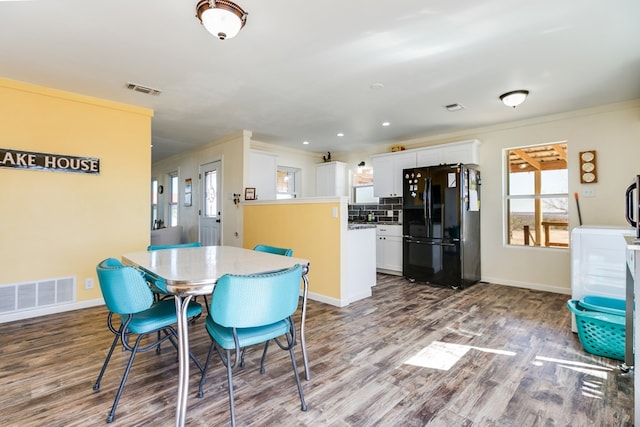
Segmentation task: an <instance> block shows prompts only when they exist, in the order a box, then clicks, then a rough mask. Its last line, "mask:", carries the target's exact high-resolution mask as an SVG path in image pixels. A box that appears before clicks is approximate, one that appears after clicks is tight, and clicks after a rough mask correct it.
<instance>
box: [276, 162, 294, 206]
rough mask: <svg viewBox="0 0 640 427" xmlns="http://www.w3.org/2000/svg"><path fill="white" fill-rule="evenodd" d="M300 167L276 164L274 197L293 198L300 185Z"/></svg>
mask: <svg viewBox="0 0 640 427" xmlns="http://www.w3.org/2000/svg"><path fill="white" fill-rule="evenodd" d="M299 180H300V169H297V168H290V167H286V166H278V172H277V177H276V199H295V198H296V197H298V192H299V190H298V188H299V187H300V182H299Z"/></svg>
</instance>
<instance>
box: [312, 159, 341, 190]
mask: <svg viewBox="0 0 640 427" xmlns="http://www.w3.org/2000/svg"><path fill="white" fill-rule="evenodd" d="M347 195H348V193H347V165H346V163H343V162H327V163H320V164H318V165H317V166H316V196H318V197H322V196H330V197H334V196H347Z"/></svg>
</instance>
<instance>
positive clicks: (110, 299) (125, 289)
mask: <svg viewBox="0 0 640 427" xmlns="http://www.w3.org/2000/svg"><path fill="white" fill-rule="evenodd" d="M96 272H97V273H98V281H99V282H100V290H101V291H102V296H103V298H104V302H105V305H106V306H107V309H108V310H109V311H111V312H113V313H117V314H133V313H138V312H140V311H143V310H146V309H147V308H149V307H151V305H152V304H153V292H151V289H149V285H147V282H146V281H145V280H144V278H143V277H142V275H141V274H140V272H139V271H138V270H136V269H135V268H133V267H130V266H125V265H123V264H122V263H121V262H120V261H118V260H117V259H115V258H107V259H105V260H103V261H102V262H100V264H98V266H97V267H96Z"/></svg>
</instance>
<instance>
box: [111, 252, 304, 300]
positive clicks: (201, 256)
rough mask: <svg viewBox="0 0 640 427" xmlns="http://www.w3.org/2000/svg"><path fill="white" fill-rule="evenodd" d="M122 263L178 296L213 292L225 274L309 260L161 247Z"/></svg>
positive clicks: (128, 257) (125, 257) (133, 254)
mask: <svg viewBox="0 0 640 427" xmlns="http://www.w3.org/2000/svg"><path fill="white" fill-rule="evenodd" d="M122 261H123V263H125V264H128V265H133V266H136V267H138V268H140V269H142V270H144V271H146V272H148V273H151V274H152V275H155V276H158V277H160V278H163V279H164V280H165V281H166V287H167V292H169V293H174V294H178V295H204V294H210V293H211V292H212V291H213V288H214V286H215V283H216V282H217V281H218V279H219V278H220V277H222V276H223V275H225V274H241V275H247V274H258V273H264V272H267V271H274V270H282V269H285V268H289V267H292V266H294V265H295V264H300V265H302V266H303V267H305V266H307V265H308V264H309V261H308V260H306V259H302V258H293V257H287V256H282V255H274V254H270V253H266V252H258V251H254V250H251V249H244V248H238V247H235V246H203V247H199V248H180V249H163V250H157V251H144V252H129V253H126V254H124V255H122Z"/></svg>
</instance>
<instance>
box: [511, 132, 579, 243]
mask: <svg viewBox="0 0 640 427" xmlns="http://www.w3.org/2000/svg"><path fill="white" fill-rule="evenodd" d="M506 159H507V162H508V164H507V170H508V173H507V186H506V189H507V194H506V202H507V226H508V229H507V243H508V244H510V245H526V246H545V247H568V246H569V223H568V222H569V217H568V204H569V197H568V191H569V188H568V173H567V144H566V143H554V144H547V145H536V146H529V147H519V148H512V149H509V150H506Z"/></svg>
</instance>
